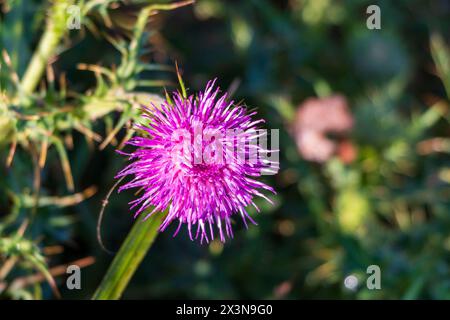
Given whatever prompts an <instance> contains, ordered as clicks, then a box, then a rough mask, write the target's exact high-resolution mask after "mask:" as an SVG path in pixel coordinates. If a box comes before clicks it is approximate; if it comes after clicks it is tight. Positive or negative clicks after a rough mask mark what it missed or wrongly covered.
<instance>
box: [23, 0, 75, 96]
mask: <svg viewBox="0 0 450 320" xmlns="http://www.w3.org/2000/svg"><path fill="white" fill-rule="evenodd" d="M72 3H73V0H56V1H53V2H52V7H51V9H50V14H49V17H48V19H47V25H46V27H45V31H44V35H43V36H42V38H41V40H40V41H39V45H38V48H37V50H36V52H35V53H34V54H33V57H32V58H31V61H30V63H29V65H28V67H27V69H26V71H25V74H24V76H23V79H22V82H21V89H22V90H23V93H24V94H26V95H29V94H31V93H33V91H34V90H35V89H36V86H37V85H38V83H39V80H40V79H41V77H42V75H43V73H44V71H45V68H46V66H47V63H48V62H49V61H50V59H51V58H52V56H53V55H54V54H55V51H56V48H57V46H58V44H59V42H60V40H61V38H62V37H63V36H64V34H65V33H66V31H67V30H68V29H67V26H66V24H67V17H68V13H67V8H68V6H70V5H71V4H72Z"/></svg>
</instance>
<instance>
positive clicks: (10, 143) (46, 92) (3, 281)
mask: <svg viewBox="0 0 450 320" xmlns="http://www.w3.org/2000/svg"><path fill="white" fill-rule="evenodd" d="M190 3H191V1H181V2H168V1H167V2H164V1H116V0H107V1H96V0H88V1H83V0H79V1H78V0H70V1H66V0H52V1H45V2H43V3H41V2H39V1H36V2H35V1H24V0H19V1H6V2H3V3H2V4H1V15H0V18H1V20H0V24H1V33H0V53H1V55H0V98H1V99H0V147H1V153H2V155H1V156H2V157H1V159H2V161H3V163H2V169H1V172H2V174H1V176H2V177H1V178H0V195H1V196H0V197H1V205H0V210H1V212H0V219H1V220H0V296H2V297H10V298H25V299H31V298H40V297H42V290H41V286H40V284H41V283H42V282H43V281H44V282H47V283H48V284H50V287H51V288H52V289H53V291H54V294H55V295H56V296H59V292H58V290H57V285H56V283H55V280H54V276H57V275H60V274H61V268H59V269H58V267H56V268H50V267H49V263H50V257H49V256H47V255H46V253H45V252H46V249H47V247H46V245H47V246H48V243H52V240H53V242H58V240H59V241H64V239H66V240H67V239H68V236H69V235H70V229H71V227H72V226H73V223H74V221H75V220H74V218H73V217H72V216H71V215H61V214H57V213H56V212H57V210H62V209H63V208H67V207H71V206H73V205H76V204H78V203H80V202H81V201H83V200H84V199H86V198H89V197H91V196H93V194H94V193H95V192H96V187H94V186H90V187H89V186H88V187H86V188H85V189H84V190H82V191H79V192H76V190H79V189H80V186H79V185H78V184H77V180H76V179H74V175H73V168H72V167H73V164H71V161H70V159H69V152H70V151H69V150H71V149H72V148H73V147H74V138H73V136H74V135H78V136H79V135H81V136H83V137H84V139H85V140H86V142H87V143H88V144H89V145H91V146H94V145H97V146H98V148H99V149H100V150H103V149H105V148H106V147H107V146H108V145H110V144H114V146H115V147H116V148H122V147H123V145H124V143H125V142H126V141H127V140H128V139H129V138H130V137H131V136H132V135H133V133H134V131H133V129H132V123H133V122H134V121H136V120H137V118H138V117H139V109H140V105H141V104H149V103H155V104H158V103H159V101H161V99H162V98H161V97H160V96H159V95H157V94H154V93H151V92H149V91H148V89H149V88H163V87H167V86H171V83H172V82H171V81H170V79H171V78H173V71H174V67H172V66H168V65H163V64H158V63H153V62H149V59H147V58H146V59H143V57H144V56H146V55H147V56H148V51H149V49H150V45H149V44H148V39H149V36H150V29H149V21H151V20H152V19H153V17H154V16H155V15H156V14H157V13H158V12H161V11H167V10H173V9H176V8H179V7H181V6H185V5H188V4H190ZM33 12H42V13H45V14H44V15H42V16H40V15H35V14H33ZM121 12H125V13H128V16H126V14H125V16H126V17H125V18H127V19H126V23H125V24H119V22H120V19H121V18H124V17H123V15H121ZM112 15H113V16H112ZM30 17H31V18H33V20H31V23H30V20H29V19H30ZM73 19H75V20H73ZM77 19H78V20H77ZM116 20H118V21H116ZM74 21H75V22H77V21H79V22H80V29H75V30H73V29H71V28H70V27H69V25H70V23H73V22H74ZM39 25H42V26H43V27H39ZM75 25H76V24H75ZM86 36H95V37H97V39H106V40H107V41H108V42H109V43H110V44H111V45H112V46H113V47H114V48H115V49H116V50H117V52H118V59H117V62H114V63H110V64H109V65H107V64H102V65H97V64H90V63H84V62H83V61H77V68H78V70H81V71H80V72H89V73H91V74H93V76H94V77H95V80H96V81H95V84H93V85H92V86H90V87H87V88H84V89H83V90H79V89H78V88H72V87H71V83H68V82H67V80H66V75H67V71H66V70H63V69H59V68H58V67H55V62H56V61H57V60H58V58H59V56H60V55H62V54H65V53H70V52H71V50H77V48H76V45H77V43H79V42H80V41H82V40H83V38H85V37H86ZM35 40H37V44H34V41H35ZM69 72H70V71H69ZM152 72H153V75H152ZM155 72H157V73H155ZM143 73H145V75H143ZM163 73H165V74H164V75H163ZM155 75H156V76H155ZM161 76H163V77H162V78H161ZM102 127H103V128H104V129H101V130H103V132H101V130H100V132H99V131H98V129H99V128H102ZM123 131H125V132H123ZM118 136H120V140H118V139H119V138H118ZM78 142H79V139H77V140H76V142H75V143H78ZM55 166H56V168H57V169H56V168H55ZM54 169H56V170H59V172H60V174H57V175H59V177H60V178H61V177H63V180H61V179H57V180H56V181H53V182H48V181H46V179H47V178H49V177H50V176H51V175H52V174H50V172H51V171H53V170H54ZM50 179H52V178H50ZM58 180H59V181H58ZM63 181H64V182H65V185H66V188H61V187H57V188H54V187H52V186H51V184H52V183H55V182H56V183H58V184H59V183H60V182H63ZM78 181H79V180H78ZM43 228H44V229H43ZM45 229H47V231H45ZM46 232H50V233H56V234H53V235H52V234H46ZM42 238H45V240H44V241H43V239H42ZM48 239H50V240H49V241H48ZM56 261H58V260H56ZM63 262H65V263H67V262H68V261H63ZM90 263H92V262H90ZM40 275H43V277H41V276H40ZM30 277H31V280H30Z"/></svg>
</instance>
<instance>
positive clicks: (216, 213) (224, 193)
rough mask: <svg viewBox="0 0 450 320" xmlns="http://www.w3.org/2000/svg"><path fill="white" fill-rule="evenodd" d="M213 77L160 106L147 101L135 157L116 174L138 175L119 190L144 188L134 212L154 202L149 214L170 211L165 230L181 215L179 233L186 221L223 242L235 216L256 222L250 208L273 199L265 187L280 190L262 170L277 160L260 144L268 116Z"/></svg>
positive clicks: (133, 142)
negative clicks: (236, 99) (238, 101)
mask: <svg viewBox="0 0 450 320" xmlns="http://www.w3.org/2000/svg"><path fill="white" fill-rule="evenodd" d="M214 83H215V80H214V81H210V82H209V83H208V84H207V87H206V89H205V91H204V92H200V93H199V94H198V95H197V96H190V97H187V98H184V97H182V96H181V95H180V94H179V93H174V94H173V95H172V99H169V101H165V102H163V103H162V104H161V105H160V106H155V105H152V106H150V107H143V111H144V112H143V115H142V117H143V120H144V121H143V123H141V124H139V125H137V129H138V130H139V131H140V132H142V135H140V136H136V137H134V138H132V139H131V140H130V141H129V142H128V144H129V145H132V146H135V147H136V149H135V150H134V152H132V153H130V154H126V155H128V156H129V160H131V161H132V162H131V163H130V164H129V165H128V166H127V167H126V168H124V169H123V170H122V171H120V172H119V174H118V175H117V178H120V177H124V176H128V175H130V176H132V179H131V180H130V181H129V182H127V183H125V184H124V185H122V186H121V187H120V188H119V192H120V191H121V190H124V189H130V188H140V189H142V192H141V193H140V196H139V198H137V199H135V200H133V201H131V202H130V204H131V209H133V208H136V209H137V210H136V214H135V216H137V215H139V214H140V213H142V212H143V211H144V210H146V209H148V208H149V207H153V209H152V210H151V211H150V212H149V213H148V214H147V216H146V219H147V218H148V217H150V216H152V215H153V214H154V213H156V212H160V211H164V210H167V216H166V217H165V219H164V221H163V222H162V224H161V227H160V231H164V230H165V229H166V228H167V227H168V226H169V225H170V223H171V222H172V221H178V227H177V229H176V231H175V234H174V236H175V235H176V234H177V233H178V231H179V230H180V227H181V226H182V225H183V224H186V225H187V228H188V231H189V236H190V238H191V240H193V238H194V237H195V238H196V239H197V238H200V242H203V241H204V240H205V241H206V242H208V241H209V240H210V239H211V240H212V239H213V238H214V234H215V230H217V231H218V233H219V236H220V240H221V241H225V236H228V237H233V231H232V227H231V218H232V216H233V215H240V216H241V217H242V220H243V221H244V224H245V226H247V220H249V221H250V222H252V223H255V222H254V221H253V219H252V218H251V217H250V216H249V214H248V213H247V211H246V207H247V206H249V205H253V206H254V207H255V208H256V210H257V211H259V209H258V207H257V206H256V204H255V203H254V197H255V196H258V197H262V198H265V199H266V200H267V201H269V202H271V201H270V199H268V198H267V197H266V196H265V195H264V194H263V193H262V192H261V189H265V190H268V191H271V192H274V190H273V189H272V188H271V187H270V186H268V185H266V184H264V183H262V182H260V181H257V180H255V177H258V176H261V174H264V171H265V170H271V169H273V168H277V167H278V162H275V161H269V160H267V159H266V158H265V157H264V154H265V153H267V152H269V150H264V148H262V147H260V145H259V144H257V143H256V141H258V139H261V137H262V136H263V135H264V133H261V131H260V130H258V125H259V124H260V123H262V122H264V121H263V120H253V119H252V116H254V115H255V114H256V112H254V111H253V112H249V111H247V109H246V108H245V107H244V106H239V105H235V104H234V103H233V101H231V102H227V95H226V94H224V95H222V96H219V88H216V89H215V88H214ZM193 229H194V230H193ZM193 232H194V233H195V236H193Z"/></svg>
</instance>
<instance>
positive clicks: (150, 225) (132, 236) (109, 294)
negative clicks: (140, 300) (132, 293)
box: [92, 213, 165, 300]
mask: <svg viewBox="0 0 450 320" xmlns="http://www.w3.org/2000/svg"><path fill="white" fill-rule="evenodd" d="M164 217H165V214H162V213H158V214H156V215H155V216H153V217H151V218H150V219H149V220H147V221H142V219H139V220H136V222H135V223H134V225H133V228H132V229H131V231H130V233H128V236H127V238H126V239H125V242H124V243H123V244H122V246H121V247H120V249H119V252H118V253H117V254H116V256H115V257H114V260H113V262H112V263H111V265H110V267H109V269H108V271H107V272H106V275H105V276H104V278H103V280H102V282H101V283H100V286H99V287H98V288H97V291H96V292H95V293H94V296H93V297H92V299H93V300H117V299H119V298H120V297H121V296H122V293H123V291H124V290H125V288H126V287H127V285H128V282H129V281H130V279H131V277H132V276H133V274H134V273H135V271H136V269H137V268H138V267H139V265H140V263H141V262H142V259H144V257H145V255H146V253H147V251H148V250H149V249H150V247H151V246H152V244H153V242H154V241H155V238H156V236H157V235H158V228H159V226H160V225H161V222H162V219H164Z"/></svg>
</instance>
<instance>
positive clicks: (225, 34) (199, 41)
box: [0, 0, 450, 299]
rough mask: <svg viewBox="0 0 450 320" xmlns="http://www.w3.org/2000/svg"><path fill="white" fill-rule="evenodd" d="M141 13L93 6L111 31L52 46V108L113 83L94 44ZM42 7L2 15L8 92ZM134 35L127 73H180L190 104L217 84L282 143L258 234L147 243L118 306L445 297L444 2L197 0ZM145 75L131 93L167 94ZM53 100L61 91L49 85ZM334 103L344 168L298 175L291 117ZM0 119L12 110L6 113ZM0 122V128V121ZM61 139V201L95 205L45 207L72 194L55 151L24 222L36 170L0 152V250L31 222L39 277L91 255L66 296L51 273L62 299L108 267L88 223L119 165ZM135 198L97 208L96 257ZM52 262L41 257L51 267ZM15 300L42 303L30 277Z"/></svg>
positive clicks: (101, 27)
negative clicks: (102, 81) (375, 18)
mask: <svg viewBox="0 0 450 320" xmlns="http://www.w3.org/2000/svg"><path fill="white" fill-rule="evenodd" d="M142 2H144V1H106V2H105V3H106V5H105V9H104V10H105V12H106V15H107V16H108V17H109V19H110V21H109V23H108V19H105V18H104V17H105V16H106V15H102V13H101V12H102V11H101V10H100V9H99V11H98V13H96V14H92V16H91V17H90V19H91V20H90V21H91V22H92V24H91V25H90V27H89V28H87V27H85V26H82V29H81V30H72V31H70V33H68V34H67V35H65V36H64V38H63V40H62V41H61V44H60V46H59V47H58V51H57V53H58V58H57V59H55V60H54V62H53V69H54V71H53V72H54V73H55V75H54V77H55V78H56V79H58V78H59V77H60V76H61V74H65V76H66V80H65V82H66V83H67V87H68V88H69V90H68V91H72V93H73V94H72V95H70V94H67V96H64V99H62V100H64V104H65V103H69V104H70V103H72V102H73V101H78V102H76V103H79V101H84V102H85V100H83V99H79V98H80V96H83V97H87V98H89V97H90V96H92V92H93V91H94V89H95V88H97V89H98V88H99V87H100V85H99V82H98V78H97V80H96V77H95V74H94V73H92V72H86V71H85V70H80V68H79V66H78V64H80V63H84V64H95V65H99V66H103V67H107V68H111V70H113V72H115V71H116V70H117V69H114V68H113V67H111V66H112V65H118V64H119V63H120V61H121V60H120V59H121V57H122V58H123V55H121V53H120V52H119V51H118V50H117V48H115V47H114V46H113V45H112V44H111V41H110V39H108V38H109V37H111V38H115V39H128V36H129V31H130V26H133V25H134V22H135V20H136V19H135V18H136V14H137V12H139V10H140V5H142ZM147 2H149V1H147ZM150 2H151V1H150ZM153 2H154V1H153ZM371 4H377V5H378V6H379V7H380V9H381V29H380V30H369V29H368V28H367V27H366V19H367V17H368V14H366V8H367V6H369V5H371ZM47 7H48V3H45V2H40V1H37V0H33V1H31V0H28V1H26V0H16V1H6V2H3V4H2V13H1V19H2V20H1V24H0V25H1V28H2V29H1V33H0V36H1V38H0V49H6V51H7V52H9V55H10V57H11V61H12V62H11V63H10V67H11V68H13V69H14V70H15V71H16V72H17V74H18V77H19V78H21V77H22V75H23V74H24V72H25V70H26V67H27V64H28V63H29V60H30V57H31V55H32V54H33V52H34V50H35V48H36V45H37V43H38V41H39V38H40V36H41V35H42V28H43V25H44V20H45V10H46V9H47ZM147 30H148V33H146V35H145V37H144V38H143V42H144V43H145V46H146V47H147V48H148V49H149V50H147V51H146V52H143V54H142V55H140V59H141V61H146V62H149V63H152V64H157V65H167V66H169V67H170V68H172V66H173V65H174V61H177V62H178V64H179V66H180V69H181V70H182V74H183V79H184V81H185V83H186V85H187V87H188V88H189V92H191V93H193V92H196V91H197V90H201V89H203V88H204V86H205V84H206V82H207V81H208V80H209V79H212V78H215V77H217V78H218V83H219V85H220V86H221V87H222V89H223V90H224V91H226V90H229V91H232V92H233V99H234V100H236V101H240V100H243V101H244V102H245V104H247V105H248V106H249V107H256V108H257V109H258V112H259V115H260V116H261V117H263V118H265V119H266V120H267V123H266V127H267V128H274V129H280V149H281V152H280V167H281V168H280V171H279V173H278V174H277V175H275V176H268V177H264V180H266V181H267V182H268V183H269V184H271V185H272V186H274V188H275V189H276V190H277V192H278V194H277V195H276V196H274V197H272V199H274V201H275V205H274V206H271V205H269V204H266V203H264V202H262V201H260V202H258V204H259V205H260V206H261V207H262V208H263V210H262V212H261V213H260V214H255V215H254V218H255V219H256V221H257V222H258V226H253V225H252V226H250V227H249V230H247V231H246V230H245V228H244V226H243V224H242V223H241V221H240V219H236V223H235V224H234V230H235V238H234V239H233V240H230V241H227V242H226V243H225V244H224V245H223V244H221V243H220V242H217V241H214V242H212V243H210V244H209V245H199V244H198V243H196V242H191V241H190V240H189V238H188V236H187V232H186V231H185V230H182V231H181V232H180V234H179V235H178V236H177V237H175V238H172V233H173V231H174V230H175V227H176V226H172V227H171V228H170V230H168V232H166V233H162V234H160V235H159V236H158V238H157V241H156V243H155V245H154V246H153V247H152V248H151V250H150V252H149V254H148V255H147V257H146V259H145V260H144V263H143V264H142V265H141V266H140V268H139V269H138V272H137V273H136V275H135V276H134V278H133V279H132V281H131V283H130V285H129V286H128V288H127V290H126V291H125V294H124V298H125V299H131V298H136V299H163V298H190V299H196V298H206V299H239V298H250V299H265V298H275V299H314V298H327V299H354V298H356V299H450V269H449V263H450V203H449V199H450V187H449V183H450V161H449V159H450V157H449V152H450V137H449V134H450V126H449V120H450V116H449V108H448V102H449V94H450V92H449V91H450V56H449V52H450V51H449V48H448V44H449V41H448V39H449V36H450V3H449V2H448V1H444V0H434V1H431V0H430V1H425V0H408V1H407V0H399V1H363V0H355V1H331V0H278V1H276V0H272V1H269V0H249V1H219V0H198V1H196V3H195V4H193V5H189V6H186V7H183V8H178V9H176V10H173V11H169V12H160V13H158V14H157V15H153V16H152V17H151V19H150V21H149V24H148V25H147ZM2 61H3V68H2V71H0V84H2V86H3V88H4V90H3V93H4V96H3V97H1V96H0V98H2V99H4V101H7V97H6V96H8V93H9V92H10V90H12V89H10V88H11V87H13V86H14V81H13V80H14V79H12V78H13V76H12V72H11V70H10V69H9V67H8V66H7V63H6V61H5V57H3V60H2ZM157 69H158V70H148V71H145V72H143V73H142V74H140V75H139V76H138V75H135V74H133V75H132V77H130V79H131V78H132V79H144V78H145V79H152V80H155V79H158V80H161V81H169V82H172V83H176V76H175V74H174V72H173V71H165V69H164V68H157ZM50 77H51V75H50ZM139 77H140V78H139ZM46 79H47V80H46V82H45V83H46V84H47V85H43V86H44V87H45V88H47V91H46V93H43V91H45V90H43V89H42V88H41V89H39V87H38V90H37V91H38V92H40V94H41V98H42V96H43V97H45V98H42V100H41V104H40V105H37V107H36V108H38V107H39V108H45V104H46V103H49V104H51V103H54V101H59V102H60V100H58V99H56V98H52V99H53V100H52V99H50V98H48V88H49V87H50V85H49V83H50V82H51V81H49V75H48V72H47V76H46ZM128 80H129V79H128ZM128 80H127V81H128ZM129 83H130V82H127V84H126V85H124V88H125V89H128V88H127V87H126V86H127V85H128V84H129ZM119 84H120V85H122V84H123V83H119ZM55 86H56V87H55V89H54V90H55V92H56V93H58V92H59V93H61V90H62V87H63V86H62V85H61V83H59V84H56V85H55ZM41 87H42V85H41ZM106 87H108V86H106ZM166 87H167V88H168V89H170V90H172V89H174V87H173V86H171V85H170V84H167V85H166ZM102 89H103V90H107V88H106V89H105V88H102ZM131 91H139V92H143V93H156V94H163V89H162V88H161V87H150V88H149V87H146V86H140V85H139V84H137V85H136V84H133V86H131ZM56 93H54V94H53V97H54V96H55V95H57V94H56ZM95 94H97V93H94V95H95ZM334 94H340V95H343V96H345V97H346V98H347V101H348V105H349V110H350V112H351V113H352V115H353V118H354V126H353V129H352V130H351V132H349V133H348V139H349V140H350V141H351V143H352V145H353V147H354V149H355V150H354V152H355V153H356V154H355V155H354V159H352V161H343V160H342V157H339V156H338V155H335V156H333V157H330V158H329V159H327V161H325V162H322V163H316V162H312V161H307V160H306V159H304V157H302V156H301V155H300V154H299V152H298V149H297V146H296V141H295V133H293V127H295V112H296V109H297V108H298V107H299V105H301V103H302V102H304V101H305V100H306V99H308V98H313V97H321V98H323V97H326V96H330V95H334ZM87 98H86V99H87ZM47 99H49V100H47ZM76 99H79V100H76ZM47 101H49V102H47ZM35 102H36V100H33V102H32V103H31V104H33V103H34V104H36V103H35ZM19 104H20V103H19ZM5 105H14V107H12V108H19V106H18V104H16V103H15V102H14V101H13V102H6V103H5ZM55 105H58V104H55ZM59 106H61V104H59ZM90 108H96V104H95V101H94V102H93V104H92V105H91V106H90ZM5 110H6V109H5ZM5 110H3V111H2V112H5V114H6V112H7V111H5ZM0 111H1V109H0ZM119 119H120V113H118V112H111V113H108V115H107V116H105V117H104V121H103V120H102V121H99V120H98V119H97V121H93V120H92V121H91V124H92V130H93V131H95V132H98V133H99V134H101V135H102V136H106V135H107V134H106V133H105V132H108V130H111V127H112V126H113V125H114V124H116V123H117V122H118V121H119ZM318 121H320V119H319V120H318ZM19 122H20V121H19ZM1 126H3V127H2V129H1V130H4V131H3V132H6V129H4V128H5V127H6V125H2V123H1V121H0V127H1ZM17 128H18V129H17V132H19V131H20V130H21V129H20V125H17ZM61 132H65V131H64V130H63V129H61ZM70 134H71V137H72V140H73V141H72V144H73V147H72V148H69V147H67V154H68V160H69V162H70V167H71V170H72V175H73V179H74V185H75V192H80V191H82V190H85V189H86V188H88V187H90V186H96V188H97V192H96V193H95V195H93V196H92V197H90V198H88V199H86V200H84V201H82V202H80V203H79V204H76V205H73V206H61V205H58V202H57V201H54V200H55V198H58V199H59V197H63V196H68V195H70V194H71V192H70V191H68V189H67V187H66V184H65V182H64V176H63V174H62V171H61V163H60V161H59V160H58V155H57V153H58V152H57V150H55V148H50V149H49V151H48V156H47V158H48V160H47V163H46V165H45V167H44V168H43V169H42V171H41V185H40V191H39V195H40V196H41V197H47V198H49V197H54V198H51V199H50V200H49V201H48V205H41V206H38V207H37V209H36V210H35V212H34V213H33V205H30V204H29V203H30V201H31V202H32V201H33V200H32V197H33V191H32V190H33V185H34V184H35V179H36V175H35V170H33V168H34V167H35V165H34V164H33V163H34V162H33V157H30V155H29V152H28V151H27V150H24V148H22V149H21V148H18V150H17V151H16V154H15V156H14V160H13V163H12V165H11V166H10V167H9V168H7V167H6V166H5V165H4V163H5V161H6V159H7V157H8V153H9V150H10V147H9V145H10V141H7V142H8V143H5V144H3V145H1V144H0V145H1V149H0V159H1V163H2V164H1V168H0V219H2V220H0V222H1V224H0V225H2V227H1V228H0V237H3V238H4V239H6V238H8V237H11V234H13V233H14V232H16V231H17V230H18V228H19V227H20V225H21V224H22V222H23V221H24V219H26V218H27V217H29V216H30V215H33V218H32V220H31V222H30V224H29V226H28V228H27V231H26V233H25V236H24V238H25V239H27V240H29V241H31V242H32V243H34V244H35V245H36V250H37V251H38V253H39V254H40V255H41V256H42V257H45V259H46V263H47V264H48V266H49V268H51V267H54V266H58V265H60V264H66V263H70V262H71V261H74V260H76V259H83V258H85V257H91V256H92V257H94V258H95V263H94V264H92V265H90V266H87V267H85V268H83V269H82V289H81V290H67V289H65V279H66V276H65V275H64V274H62V275H58V276H55V280H56V282H57V284H58V286H59V288H60V290H61V294H62V296H63V297H64V298H68V299H88V298H90V296H91V295H92V293H93V292H94V290H95V288H96V287H97V285H98V283H99V282H100V280H101V278H102V276H103V274H104V273H105V271H106V269H107V267H108V265H109V263H110V262H111V259H112V257H111V256H109V255H108V254H106V253H105V252H103V251H102V250H101V249H100V246H99V244H98V242H97V239H96V223H97V216H98V212H99V210H100V207H101V202H102V199H103V198H104V197H105V195H106V193H107V192H108V190H109V189H110V188H111V186H112V185H113V184H114V175H115V174H116V173H117V172H118V170H119V169H120V168H122V167H123V166H124V163H125V162H124V158H123V157H122V156H120V155H118V154H117V153H116V152H115V148H114V146H107V147H106V148H105V149H104V150H98V143H96V142H94V143H92V141H91V143H89V142H87V141H86V139H85V137H84V136H83V134H81V133H79V132H73V133H70ZM124 134H125V133H124V132H122V131H121V132H119V133H118V137H123V136H124ZM4 135H5V136H6V133H4ZM118 140H120V139H119V138H118ZM64 141H65V143H66V144H65V145H70V139H69V142H67V141H66V140H64ZM31 149H32V148H31ZM27 197H28V198H31V200H29V202H28V205H27V202H26V199H28V198H27ZM132 198H133V194H132V192H123V193H121V194H117V193H116V192H114V193H113V195H112V196H111V198H110V199H109V205H108V206H107V208H106V215H105V219H104V222H103V225H102V234H103V241H104V242H105V243H106V245H107V247H108V248H110V249H114V250H117V249H118V248H119V246H120V244H121V243H122V241H123V239H124V237H125V236H126V234H127V231H128V230H129V228H130V226H131V224H132V222H133V218H132V213H131V212H130V211H129V210H128V205H127V202H128V201H130V200H131V199H132ZM12 199H13V200H12ZM14 199H15V200H14ZM17 199H19V200H17ZM24 199H25V200H24ZM47 200H48V199H47ZM0 244H1V243H0ZM2 248H3V250H4V252H2V251H1V250H2ZM5 248H6V249H5ZM49 248H50V249H49ZM51 248H54V249H55V250H56V253H51V254H49V253H48V252H49V251H51ZM7 250H8V249H7V247H6V245H5V244H4V246H3V247H2V246H1V245H0V254H2V255H3V256H2V258H0V270H1V265H2V264H4V263H5V261H7V260H8V258H9V257H11V256H12V255H13V254H14V253H11V251H7ZM19 251H20V249H19ZM38 253H36V254H38ZM24 260H26V259H24ZM22 262H23V263H22ZM373 264H375V265H378V266H380V268H381V286H382V287H381V289H380V290H369V289H367V288H366V285H365V282H366V279H367V277H368V275H367V274H366V268H367V267H368V266H369V265H373ZM34 272H35V270H34V268H33V266H32V265H30V264H29V263H28V264H27V262H26V261H20V259H19V261H18V262H17V263H16V264H15V266H14V268H12V270H11V271H10V272H8V275H7V276H6V277H5V278H4V279H2V278H1V277H0V279H2V281H3V282H5V283H12V282H13V281H14V279H17V278H20V277H25V276H26V275H29V274H33V273H34ZM0 275H1V274H0ZM348 275H355V276H357V277H358V279H359V280H360V281H359V284H360V285H359V287H358V288H357V289H356V290H349V289H347V288H345V286H344V279H345V278H346V277H347V276H348ZM2 281H0V284H1V282H2ZM0 289H1V285H0ZM13 289H14V288H13ZM13 289H10V290H6V291H5V290H4V291H3V292H2V293H0V295H1V297H4V298H44V299H49V298H52V297H54V296H53V294H52V291H51V289H50V286H49V285H48V284H47V283H46V282H45V281H42V282H41V285H39V282H35V283H32V284H30V285H27V286H22V287H20V288H16V289H15V290H13Z"/></svg>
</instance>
